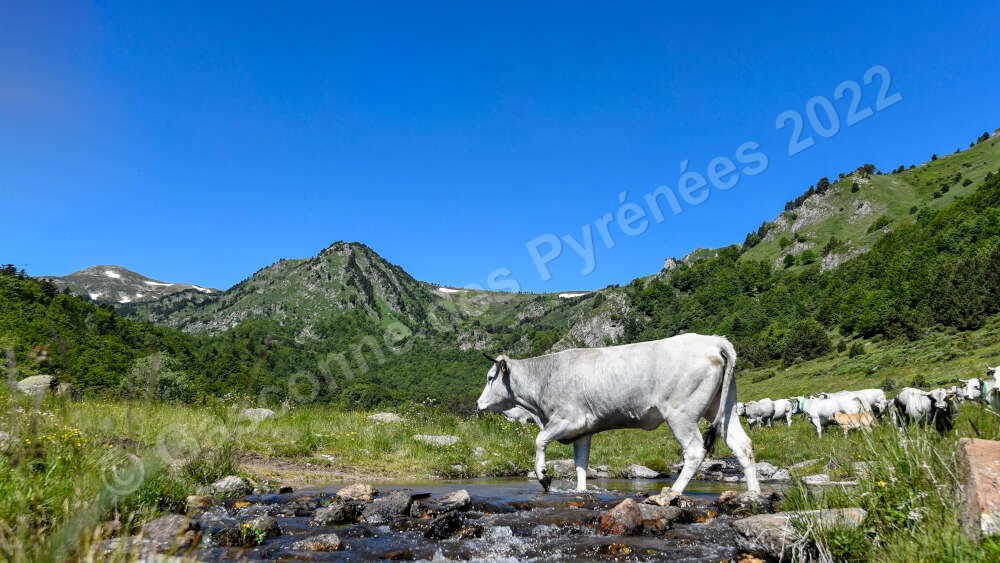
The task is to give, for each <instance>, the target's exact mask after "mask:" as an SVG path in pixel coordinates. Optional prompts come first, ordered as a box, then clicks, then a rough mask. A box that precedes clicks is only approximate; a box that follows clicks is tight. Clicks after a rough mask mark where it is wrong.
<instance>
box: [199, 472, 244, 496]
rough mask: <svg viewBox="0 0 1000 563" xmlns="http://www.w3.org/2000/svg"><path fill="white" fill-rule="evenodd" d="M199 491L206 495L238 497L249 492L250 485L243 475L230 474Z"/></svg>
mask: <svg viewBox="0 0 1000 563" xmlns="http://www.w3.org/2000/svg"><path fill="white" fill-rule="evenodd" d="M199 492H200V493H201V494H205V495H214V496H226V497H238V496H243V495H245V494H247V493H249V492H250V486H249V485H247V482H246V481H244V480H243V478H242V477H239V476H237V475H229V476H226V477H223V478H222V479H219V480H218V481H216V482H214V483H212V484H211V485H208V486H207V487H203V488H202V489H201V490H200V491H199Z"/></svg>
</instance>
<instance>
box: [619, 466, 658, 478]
mask: <svg viewBox="0 0 1000 563" xmlns="http://www.w3.org/2000/svg"><path fill="white" fill-rule="evenodd" d="M622 475H624V476H625V478H626V479H656V478H658V477H659V476H660V472H659V471H654V470H652V469H650V468H648V467H646V466H644V465H639V464H637V463H632V464H629V465H628V466H626V467H625V469H623V470H622Z"/></svg>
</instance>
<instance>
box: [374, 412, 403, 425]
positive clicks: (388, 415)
mask: <svg viewBox="0 0 1000 563" xmlns="http://www.w3.org/2000/svg"><path fill="white" fill-rule="evenodd" d="M368 420H374V421H375V422H386V423H389V424H398V423H400V422H403V417H401V416H399V415H398V414H396V413H394V412H377V413H375V414H370V415H368Z"/></svg>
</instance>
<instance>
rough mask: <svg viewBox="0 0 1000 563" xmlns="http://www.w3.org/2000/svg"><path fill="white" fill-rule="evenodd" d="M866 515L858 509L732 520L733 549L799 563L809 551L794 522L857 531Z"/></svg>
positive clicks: (768, 515)
mask: <svg viewBox="0 0 1000 563" xmlns="http://www.w3.org/2000/svg"><path fill="white" fill-rule="evenodd" d="M867 515H868V513H867V512H866V511H865V510H864V509H861V508H836V509H826V510H803V511H798V512H778V513H775V514H758V515H756V516H750V517H747V518H742V519H740V520H735V521H733V523H732V526H733V529H735V530H736V533H737V537H736V545H737V547H738V548H739V549H740V550H742V551H746V552H749V553H754V554H760V555H764V556H767V557H769V558H774V559H780V560H788V561H799V560H802V559H804V558H805V553H806V550H807V549H808V548H809V547H810V546H809V545H808V542H807V538H803V537H802V535H801V534H800V533H799V532H798V530H797V529H796V527H795V524H796V523H798V522H812V524H813V525H814V526H815V527H816V528H817V529H829V528H833V527H850V528H857V527H858V526H860V525H861V523H862V522H863V521H864V519H865V517H866V516H867Z"/></svg>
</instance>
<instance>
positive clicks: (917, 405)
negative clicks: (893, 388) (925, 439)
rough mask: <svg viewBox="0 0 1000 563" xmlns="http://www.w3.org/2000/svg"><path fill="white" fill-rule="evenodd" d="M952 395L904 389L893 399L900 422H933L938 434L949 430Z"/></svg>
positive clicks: (944, 391) (938, 391)
mask: <svg viewBox="0 0 1000 563" xmlns="http://www.w3.org/2000/svg"><path fill="white" fill-rule="evenodd" d="M954 398H955V397H954V395H952V394H950V393H948V391H946V390H944V389H932V390H930V391H921V390H920V389H915V388H913V387H904V388H903V389H902V390H901V391H900V392H899V393H898V394H897V395H896V398H895V399H893V404H894V405H895V407H896V411H897V412H898V413H899V418H900V422H919V423H929V422H933V423H934V427H935V428H936V429H937V430H938V431H939V432H944V431H945V430H951V427H952V405H951V401H952V399H954Z"/></svg>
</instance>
